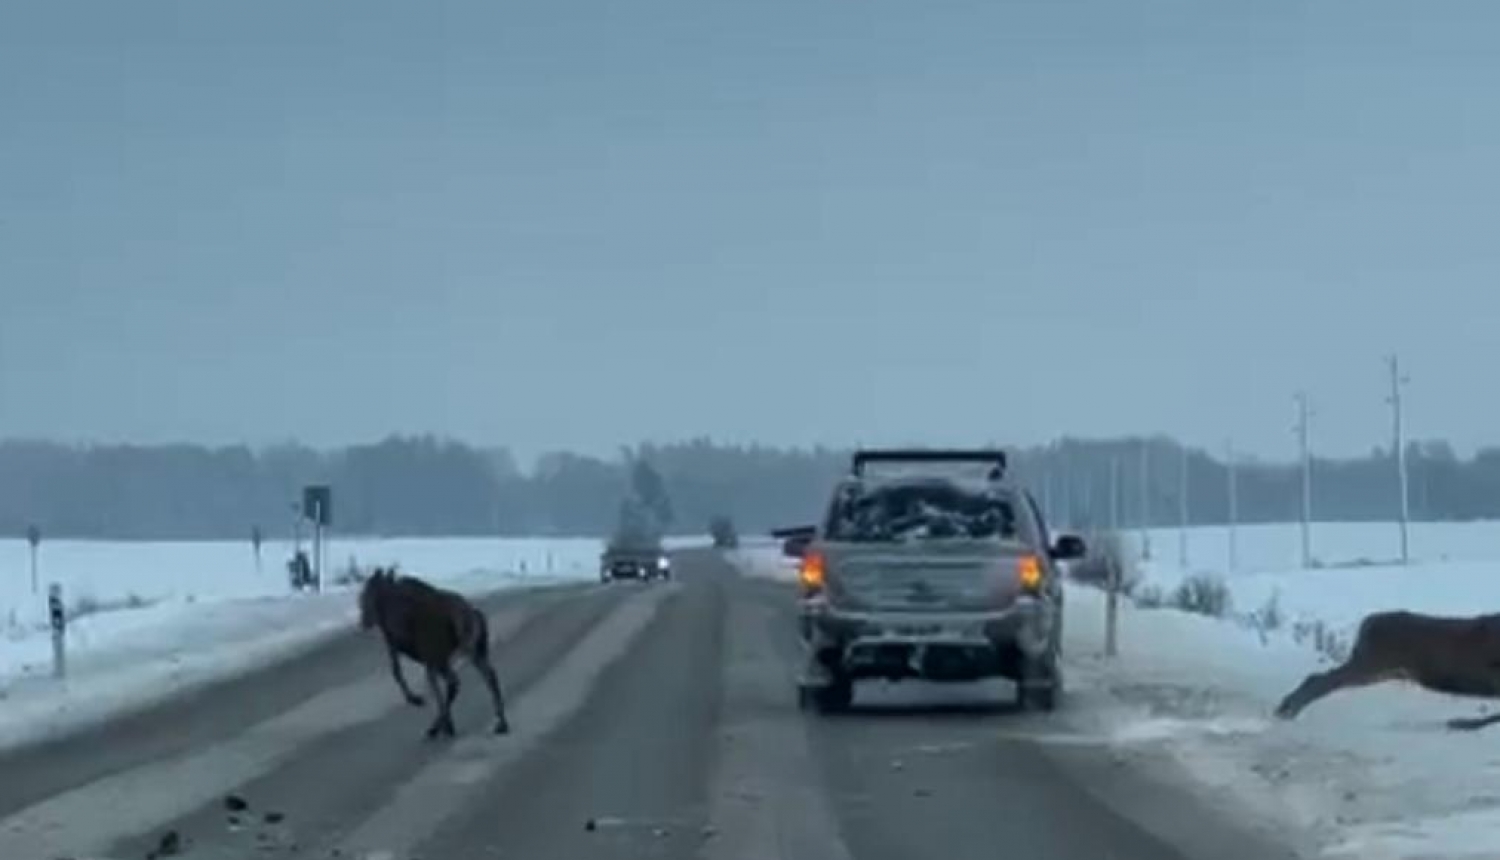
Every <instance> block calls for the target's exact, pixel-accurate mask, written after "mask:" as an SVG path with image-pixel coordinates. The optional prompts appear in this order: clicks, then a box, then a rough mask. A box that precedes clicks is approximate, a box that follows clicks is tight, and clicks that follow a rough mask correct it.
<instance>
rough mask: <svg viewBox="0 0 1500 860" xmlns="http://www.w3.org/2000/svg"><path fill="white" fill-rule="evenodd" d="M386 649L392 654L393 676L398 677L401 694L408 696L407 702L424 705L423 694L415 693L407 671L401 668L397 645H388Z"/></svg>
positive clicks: (418, 705)
mask: <svg viewBox="0 0 1500 860" xmlns="http://www.w3.org/2000/svg"><path fill="white" fill-rule="evenodd" d="M386 651H387V652H388V653H389V654H390V656H391V677H393V678H395V679H396V686H398V687H400V688H401V695H403V696H405V697H406V703H407V704H409V705H416V706H417V707H419V708H420V707H422V706H423V705H424V704H426V702H424V701H423V700H422V697H421V696H418V695H417V694H416V693H413V692H412V691H411V687H410V686H409V685H408V684H407V683H406V673H405V672H403V671H402V670H401V655H400V654H399V653H397V651H396V649H395V647H393V646H390V645H387V646H386Z"/></svg>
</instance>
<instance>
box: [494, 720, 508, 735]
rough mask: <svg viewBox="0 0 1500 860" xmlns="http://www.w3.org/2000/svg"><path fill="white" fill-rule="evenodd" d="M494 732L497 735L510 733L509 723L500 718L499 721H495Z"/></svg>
mask: <svg viewBox="0 0 1500 860" xmlns="http://www.w3.org/2000/svg"><path fill="white" fill-rule="evenodd" d="M495 734H497V735H508V734H510V723H509V722H507V721H506V720H505V719H504V718H501V719H500V721H499V722H497V723H495Z"/></svg>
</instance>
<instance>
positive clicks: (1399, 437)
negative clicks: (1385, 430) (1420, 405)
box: [1386, 353, 1411, 565]
mask: <svg viewBox="0 0 1500 860" xmlns="http://www.w3.org/2000/svg"><path fill="white" fill-rule="evenodd" d="M1386 363H1387V364H1388V365H1389V367H1390V371H1391V393H1390V396H1389V397H1387V398H1386V402H1387V403H1389V404H1390V405H1391V418H1392V425H1393V426H1392V437H1393V438H1392V447H1393V448H1394V449H1395V450H1394V454H1395V460H1396V486H1397V492H1399V493H1400V494H1401V497H1400V511H1401V519H1400V523H1401V564H1403V565H1406V564H1409V563H1410V562H1411V551H1410V543H1409V538H1408V524H1409V523H1410V521H1411V506H1410V496H1409V495H1408V493H1407V480H1406V433H1405V428H1403V427H1402V425H1401V388H1402V386H1404V385H1406V383H1407V382H1409V381H1410V380H1408V379H1407V378H1406V377H1405V376H1402V375H1401V362H1400V360H1399V359H1398V358H1397V357H1396V355H1395V354H1394V353H1392V354H1391V355H1389V356H1387V357H1386Z"/></svg>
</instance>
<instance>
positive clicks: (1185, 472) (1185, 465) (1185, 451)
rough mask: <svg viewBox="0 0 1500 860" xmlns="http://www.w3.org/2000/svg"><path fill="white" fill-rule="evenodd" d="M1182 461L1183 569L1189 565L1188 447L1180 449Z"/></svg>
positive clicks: (1180, 538) (1180, 517)
mask: <svg viewBox="0 0 1500 860" xmlns="http://www.w3.org/2000/svg"><path fill="white" fill-rule="evenodd" d="M1179 450H1180V451H1181V453H1182V462H1181V463H1180V464H1179V465H1178V469H1177V563H1178V565H1179V566H1181V567H1182V569H1183V570H1187V566H1188V449H1187V446H1186V445H1183V446H1182V447H1181V448H1180V449H1179Z"/></svg>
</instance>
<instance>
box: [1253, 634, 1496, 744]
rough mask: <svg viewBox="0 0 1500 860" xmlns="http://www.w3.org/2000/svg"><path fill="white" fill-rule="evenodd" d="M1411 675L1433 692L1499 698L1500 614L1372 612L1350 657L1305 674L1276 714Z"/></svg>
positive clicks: (1286, 715)
mask: <svg viewBox="0 0 1500 860" xmlns="http://www.w3.org/2000/svg"><path fill="white" fill-rule="evenodd" d="M1383 681H1410V682H1411V683H1414V684H1416V685H1418V686H1420V687H1423V688H1425V689H1428V690H1432V691H1433V692H1436V693H1448V694H1450V695H1454V696H1472V697H1474V698H1482V699H1495V698H1500V615H1479V616H1474V617H1468V618H1448V617H1441V616H1434V615H1420V614H1418V613H1415V612H1377V613H1375V614H1373V615H1369V616H1366V618H1365V620H1364V621H1362V622H1360V625H1359V633H1358V634H1357V635H1356V637H1355V640H1354V647H1353V648H1352V649H1351V650H1350V653H1349V659H1347V660H1345V661H1344V662H1343V664H1342V665H1339V666H1335V667H1334V668H1332V669H1330V670H1328V671H1327V672H1317V673H1314V674H1312V675H1308V676H1307V679H1306V680H1304V681H1303V682H1302V683H1301V684H1300V685H1298V687H1297V689H1295V690H1293V691H1292V692H1291V693H1290V694H1289V695H1288V696H1287V697H1286V698H1285V699H1283V700H1282V701H1281V704H1280V706H1278V707H1277V708H1276V716H1278V717H1281V718H1283V719H1292V718H1294V717H1296V716H1297V715H1298V714H1299V713H1301V712H1302V710H1303V709H1304V708H1306V707H1307V706H1308V705H1310V704H1312V703H1313V702H1316V701H1317V700H1318V699H1321V698H1323V697H1324V696H1327V695H1328V694H1330V693H1333V692H1336V691H1338V690H1342V689H1345V688H1349V687H1365V686H1369V685H1371V684H1378V683H1381V682H1383ZM1494 723H1500V714H1490V715H1488V716H1484V717H1470V718H1457V719H1452V720H1449V721H1448V727H1449V728H1452V729H1461V730H1466V731H1472V730H1474V729H1482V728H1484V727H1485V726H1488V725H1492V724H1494Z"/></svg>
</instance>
